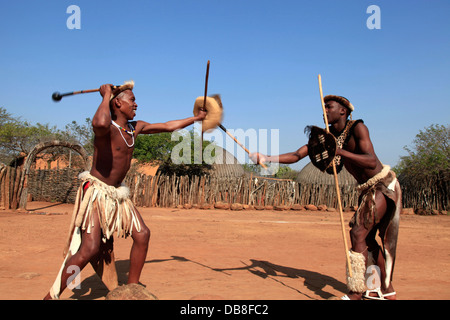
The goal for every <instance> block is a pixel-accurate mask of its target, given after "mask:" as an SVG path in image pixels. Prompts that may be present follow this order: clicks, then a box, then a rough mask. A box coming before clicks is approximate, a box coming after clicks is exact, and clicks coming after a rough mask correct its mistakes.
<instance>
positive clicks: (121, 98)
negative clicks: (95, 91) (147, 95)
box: [109, 81, 137, 121]
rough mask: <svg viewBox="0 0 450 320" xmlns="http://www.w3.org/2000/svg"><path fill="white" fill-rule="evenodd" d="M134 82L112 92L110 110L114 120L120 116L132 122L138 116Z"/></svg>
mask: <svg viewBox="0 0 450 320" xmlns="http://www.w3.org/2000/svg"><path fill="white" fill-rule="evenodd" d="M133 88H134V81H129V82H125V83H124V84H123V85H122V86H120V87H118V88H116V89H114V90H113V91H112V95H111V100H110V103H109V105H110V109H111V115H112V116H113V120H115V119H117V117H119V116H120V115H122V116H123V117H125V118H126V120H127V121H128V120H132V119H133V118H134V117H135V116H136V109H137V104H136V102H135V100H136V98H135V96H134V94H133V91H132V90H133Z"/></svg>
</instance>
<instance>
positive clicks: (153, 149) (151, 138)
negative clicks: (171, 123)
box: [133, 129, 214, 176]
mask: <svg viewBox="0 0 450 320" xmlns="http://www.w3.org/2000/svg"><path fill="white" fill-rule="evenodd" d="M196 134H197V133H195V132H194V130H193V129H192V130H190V131H189V132H188V133H187V135H188V136H185V137H184V138H185V139H190V142H191V144H190V147H191V161H190V163H189V164H175V163H173V162H172V159H171V154H172V150H173V148H174V147H175V146H176V145H177V144H179V143H180V141H177V140H176V141H172V134H171V133H169V132H164V133H158V134H151V135H140V136H138V137H137V139H136V144H135V148H134V153H133V157H134V158H136V159H137V160H138V161H139V162H156V163H158V164H159V171H160V172H161V173H163V174H176V175H189V176H192V175H203V174H206V173H208V171H209V170H210V169H211V168H212V166H211V165H209V164H207V163H205V162H204V159H203V162H202V164H196V163H195V161H194V160H195V159H194V157H195V155H194V154H195V150H194V149H195V143H194V140H195V139H197V141H198V140H199V139H200V137H198V136H196ZM210 143H211V142H209V141H202V153H203V151H204V149H205V148H206V147H207V146H208V145H209V144H210ZM213 156H214V155H213Z"/></svg>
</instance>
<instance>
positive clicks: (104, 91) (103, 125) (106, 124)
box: [92, 84, 112, 136]
mask: <svg viewBox="0 0 450 320" xmlns="http://www.w3.org/2000/svg"><path fill="white" fill-rule="evenodd" d="M100 94H101V95H102V97H103V100H102V102H101V103H100V105H99V106H98V109H97V112H96V113H95V115H94V118H92V127H93V129H94V133H95V135H97V136H102V135H105V134H106V133H107V132H109V128H110V125H111V111H110V109H109V102H110V99H111V94H112V92H111V85H110V84H104V85H102V86H101V87H100Z"/></svg>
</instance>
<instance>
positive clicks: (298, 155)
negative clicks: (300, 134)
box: [250, 145, 308, 164]
mask: <svg viewBox="0 0 450 320" xmlns="http://www.w3.org/2000/svg"><path fill="white" fill-rule="evenodd" d="M307 155H308V145H304V146H303V147H301V148H299V149H298V150H297V151H294V152H288V153H283V154H280V155H278V156H266V155H263V154H261V153H259V152H255V153H252V154H250V158H251V159H252V161H253V162H255V163H258V161H259V163H264V162H277V163H283V164H291V163H295V162H297V161H300V160H301V159H303V158H304V157H306V156H307Z"/></svg>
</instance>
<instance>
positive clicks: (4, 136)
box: [0, 107, 93, 163]
mask: <svg viewBox="0 0 450 320" xmlns="http://www.w3.org/2000/svg"><path fill="white" fill-rule="evenodd" d="M88 123H90V119H89V118H88V119H86V123H85V124H84V125H78V124H77V123H76V121H73V122H72V123H71V124H68V125H66V127H65V130H59V129H57V128H56V126H51V125H50V124H41V123H37V124H31V123H30V122H28V121H24V120H22V119H21V118H20V117H14V116H12V115H11V114H10V113H9V112H7V110H6V109H5V108H3V107H0V162H4V163H11V162H13V160H14V159H17V158H19V157H24V156H27V155H28V154H29V153H30V151H31V150H32V148H33V147H34V146H35V145H37V144H38V143H41V142H47V141H51V140H62V141H68V142H77V143H79V144H81V145H82V146H83V147H85V149H86V150H87V151H88V153H90V154H91V153H92V151H93V147H92V141H93V131H92V129H91V127H90V125H88ZM69 152H70V151H68V150H65V149H62V148H49V149H47V150H46V151H45V154H46V155H47V156H50V158H51V159H55V158H57V157H59V156H61V155H65V154H67V153H69Z"/></svg>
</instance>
